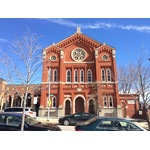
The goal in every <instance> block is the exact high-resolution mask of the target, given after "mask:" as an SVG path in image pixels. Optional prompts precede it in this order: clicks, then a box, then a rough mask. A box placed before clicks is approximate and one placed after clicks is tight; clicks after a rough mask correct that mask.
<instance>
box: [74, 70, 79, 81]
mask: <svg viewBox="0 0 150 150" xmlns="http://www.w3.org/2000/svg"><path fill="white" fill-rule="evenodd" d="M76 72H77V81H76ZM74 82H78V70H77V69H75V70H74Z"/></svg>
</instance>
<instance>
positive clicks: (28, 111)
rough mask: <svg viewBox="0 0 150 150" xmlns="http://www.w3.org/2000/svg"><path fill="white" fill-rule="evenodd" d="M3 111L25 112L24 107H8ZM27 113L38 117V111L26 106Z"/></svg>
mask: <svg viewBox="0 0 150 150" xmlns="http://www.w3.org/2000/svg"><path fill="white" fill-rule="evenodd" d="M3 112H11V113H23V107H7V108H5V109H3ZM25 114H26V115H29V116H31V117H36V111H35V110H34V109H33V108H31V107H26V108H25Z"/></svg>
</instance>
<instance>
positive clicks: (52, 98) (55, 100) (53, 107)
mask: <svg viewBox="0 0 150 150" xmlns="http://www.w3.org/2000/svg"><path fill="white" fill-rule="evenodd" d="M54 98H55V105H56V103H57V99H56V96H54V97H52V108H56V106H55V107H54Z"/></svg>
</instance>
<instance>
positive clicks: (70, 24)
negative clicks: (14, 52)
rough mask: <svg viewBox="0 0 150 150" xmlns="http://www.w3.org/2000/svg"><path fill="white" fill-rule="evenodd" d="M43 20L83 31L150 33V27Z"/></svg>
mask: <svg viewBox="0 0 150 150" xmlns="http://www.w3.org/2000/svg"><path fill="white" fill-rule="evenodd" d="M41 19H42V20H47V21H49V22H52V23H56V24H59V25H64V26H68V27H78V26H80V27H81V28H83V29H100V28H101V29H102V28H103V29H114V28H116V29H117V28H118V29H122V30H133V31H139V32H147V33H149V32H150V26H137V25H126V26H125V25H121V24H115V23H105V22H99V23H95V24H78V23H75V22H71V21H68V20H66V19H49V18H41Z"/></svg>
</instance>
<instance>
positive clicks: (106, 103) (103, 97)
mask: <svg viewBox="0 0 150 150" xmlns="http://www.w3.org/2000/svg"><path fill="white" fill-rule="evenodd" d="M105 98H106V99H105ZM105 101H106V106H105ZM103 107H104V108H108V99H107V96H106V95H105V96H104V97H103Z"/></svg>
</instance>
